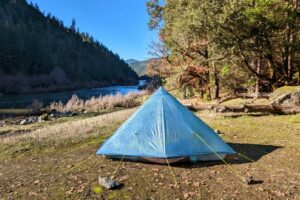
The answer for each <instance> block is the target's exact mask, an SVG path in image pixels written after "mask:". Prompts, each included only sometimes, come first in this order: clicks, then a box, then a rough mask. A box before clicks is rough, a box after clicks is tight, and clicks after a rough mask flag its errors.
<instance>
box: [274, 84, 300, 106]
mask: <svg viewBox="0 0 300 200" xmlns="http://www.w3.org/2000/svg"><path fill="white" fill-rule="evenodd" d="M269 103H270V104H273V105H282V106H300V87H295V86H294V87H293V86H285V87H281V88H279V89H277V90H275V91H274V92H273V93H272V94H271V97H270V101H269Z"/></svg>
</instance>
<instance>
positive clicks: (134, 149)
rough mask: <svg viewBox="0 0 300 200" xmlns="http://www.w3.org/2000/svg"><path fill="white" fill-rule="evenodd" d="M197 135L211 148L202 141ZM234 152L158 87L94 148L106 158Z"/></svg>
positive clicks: (194, 156)
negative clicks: (97, 147) (114, 130)
mask: <svg viewBox="0 0 300 200" xmlns="http://www.w3.org/2000/svg"><path fill="white" fill-rule="evenodd" d="M195 134H198V135H199V136H200V137H201V138H202V139H203V140H205V142H206V143H207V144H209V146H210V147H211V148H212V149H213V151H212V150H211V148H209V147H208V146H207V145H206V144H205V143H203V142H202V141H201V140H199V138H197V135H195ZM215 153H218V154H220V155H222V156H223V155H226V154H235V153H236V152H235V151H234V150H233V149H232V148H231V147H229V146H228V145H227V144H226V143H225V142H224V141H223V140H222V139H221V138H220V137H219V136H218V134H216V133H215V132H214V131H213V130H212V129H211V128H210V127H209V126H208V125H206V124H205V123H204V122H203V121H202V120H200V119H199V118H198V117H197V116H195V115H194V114H193V113H192V112H191V111H189V110H188V109H187V108H186V107H185V106H183V105H182V104H181V103H180V102H179V101H177V100H176V98H175V97H173V96H172V95H171V94H170V93H169V92H167V91H166V90H165V89H164V88H162V87H160V88H159V89H158V90H157V91H156V92H155V93H154V94H153V95H152V96H151V97H150V98H149V99H148V100H147V101H146V102H145V103H144V105H143V106H141V107H140V108H139V109H138V110H137V111H136V112H135V113H134V114H133V115H132V116H131V117H130V118H129V119H128V120H127V121H126V122H125V123H124V124H122V125H121V127H119V128H118V129H117V131H116V132H115V133H114V134H113V136H111V137H110V138H109V139H108V140H107V141H106V142H104V143H103V145H102V146H101V147H100V148H99V150H98V151H97V154H98V155H106V156H109V157H124V156H126V157H129V158H130V157H131V158H133V159H134V158H135V157H154V158H174V157H182V156H185V157H190V158H191V160H192V159H194V160H195V159H196V160H197V159H198V157H199V156H207V158H208V160H217V156H216V155H215Z"/></svg>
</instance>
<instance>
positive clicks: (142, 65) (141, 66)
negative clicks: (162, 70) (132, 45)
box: [126, 59, 148, 76]
mask: <svg viewBox="0 0 300 200" xmlns="http://www.w3.org/2000/svg"><path fill="white" fill-rule="evenodd" d="M126 63H127V64H128V65H129V66H130V67H131V68H132V69H133V70H134V71H135V72H136V73H137V74H138V75H139V76H143V75H145V73H146V67H147V63H148V60H144V61H138V60H135V59H129V60H126Z"/></svg>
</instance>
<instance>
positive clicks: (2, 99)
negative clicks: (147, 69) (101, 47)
mask: <svg viewBox="0 0 300 200" xmlns="http://www.w3.org/2000/svg"><path fill="white" fill-rule="evenodd" d="M145 84H146V81H144V80H140V81H139V85H137V86H111V87H103V88H93V89H81V90H75V91H65V92H53V93H39V94H22V95H1V94H0V109H3V108H7V109H11V108H27V107H28V106H29V105H30V104H32V102H33V101H34V100H39V101H42V102H43V103H44V105H48V104H50V103H51V102H53V101H62V102H66V101H68V100H69V99H70V98H71V97H72V95H74V94H76V95H77V96H78V97H79V98H80V99H90V98H91V97H93V96H94V97H99V96H104V95H115V94H117V93H120V94H123V95H124V94H127V93H129V92H135V93H138V92H140V90H138V87H139V86H142V85H145Z"/></svg>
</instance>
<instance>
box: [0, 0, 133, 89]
mask: <svg viewBox="0 0 300 200" xmlns="http://www.w3.org/2000/svg"><path fill="white" fill-rule="evenodd" d="M137 79H138V76H137V74H136V73H135V72H134V71H133V70H132V69H131V68H130V67H129V66H128V64H127V63H126V62H125V61H124V60H122V59H121V58H120V57H119V56H118V55H117V54H115V53H113V52H112V51H110V50H109V49H108V48H107V47H105V46H104V45H103V44H101V43H100V42H98V41H96V40H95V39H94V38H93V37H92V36H90V35H89V34H88V33H81V32H80V31H79V30H78V29H77V28H76V22H75V20H73V22H72V25H71V26H70V27H66V26H65V25H64V24H63V22H62V21H61V20H59V19H57V18H56V17H54V16H52V15H51V14H48V15H46V16H45V15H44V14H43V13H42V12H41V11H40V10H39V8H38V6H37V5H32V4H28V3H27V1H26V0H0V80H1V81H0V93H30V92H39V91H51V90H65V89H72V88H82V87H100V86H107V85H116V84H121V85H122V84H127V85H129V84H135V83H136V82H137Z"/></svg>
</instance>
